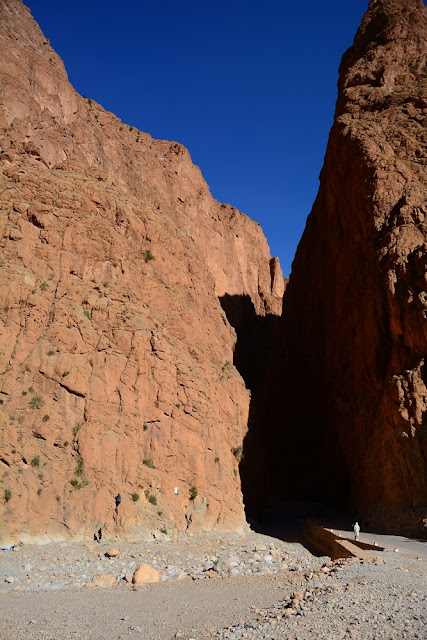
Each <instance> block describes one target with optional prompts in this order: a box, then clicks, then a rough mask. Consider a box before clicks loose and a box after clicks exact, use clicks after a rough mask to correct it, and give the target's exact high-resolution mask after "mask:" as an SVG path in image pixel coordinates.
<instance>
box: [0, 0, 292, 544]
mask: <svg viewBox="0 0 427 640" xmlns="http://www.w3.org/2000/svg"><path fill="white" fill-rule="evenodd" d="M0 52H1V59H0V82H1V92H0V146H1V153H0V214H1V220H0V226H1V232H2V233H1V254H2V259H1V267H0V292H1V293H0V308H1V325H0V326H1V354H0V356H1V370H0V371H1V386H0V389H1V391H0V399H1V404H0V421H1V422H0V429H1V431H0V479H1V496H0V497H1V502H2V509H3V513H2V515H1V519H2V529H1V532H0V538H1V541H2V542H5V541H8V540H14V541H16V540H19V539H27V540H29V539H42V538H44V537H47V538H52V537H57V538H61V537H64V536H67V535H70V536H75V535H88V533H90V532H91V531H94V530H95V529H96V527H97V526H100V525H102V526H105V527H106V529H107V531H108V533H111V534H119V535H129V536H133V535H144V534H147V535H148V534H149V533H152V532H156V531H157V535H160V534H159V532H160V530H162V529H163V530H164V529H167V530H168V532H172V533H173V532H174V531H177V530H181V529H184V528H190V529H193V530H195V529H197V528H200V527H204V528H214V527H217V528H233V529H236V528H239V527H242V526H244V513H243V503H242V495H241V489H240V478H239V474H238V471H237V467H238V459H237V458H238V454H237V453H236V452H238V451H239V449H238V448H239V447H240V446H241V445H242V441H243V438H244V436H245V433H246V431H247V423H248V413H249V404H250V391H249V390H248V389H247V388H246V387H245V384H244V381H243V380H242V378H241V376H240V375H239V373H238V371H237V369H236V368H235V367H234V365H233V357H234V349H235V343H236V333H235V330H234V329H233V327H232V326H231V325H230V324H229V322H228V320H227V317H226V315H225V312H224V311H223V309H222V307H221V304H220V301H221V300H224V299H225V298H227V299H228V300H233V301H234V302H235V304H237V305H238V304H239V301H241V300H245V301H249V307H250V310H251V312H252V313H253V314H254V315H259V316H261V317H262V316H264V315H266V314H267V315H268V314H272V315H277V314H279V313H280V311H281V303H282V294H283V278H282V274H281V270H280V265H279V264H278V262H277V260H274V259H273V260H272V259H271V258H270V253H269V248H268V245H267V242H266V240H265V237H264V235H263V233H262V231H261V229H260V227H259V225H257V224H256V223H255V222H253V221H252V220H250V219H249V218H247V217H246V216H245V215H244V214H242V213H240V212H238V211H237V210H236V209H235V208H233V207H231V206H229V205H224V204H220V203H218V202H216V201H215V200H214V199H213V198H212V197H211V195H210V193H209V189H208V187H207V185H206V183H205V181H204V179H203V177H202V175H201V173H200V171H199V169H198V168H197V167H196V166H194V165H193V164H192V162H191V159H190V155H189V153H188V151H187V150H186V149H185V148H184V147H183V146H182V145H180V144H177V143H174V142H167V141H159V140H153V139H152V138H151V137H150V136H149V135H147V134H145V133H142V132H140V131H138V130H136V129H135V128H132V127H131V126H129V125H125V124H123V123H122V122H120V120H118V119H117V118H116V117H115V116H114V115H113V114H111V113H108V112H106V111H104V110H103V109H102V108H101V107H100V106H99V105H98V104H96V103H94V102H92V101H91V100H87V99H85V98H83V97H81V96H79V95H78V94H77V93H76V92H75V91H74V90H73V88H72V87H71V86H70V84H69V82H68V80H67V76H66V73H65V70H64V67H63V64H62V62H61V60H60V59H59V58H58V56H57V55H56V54H55V52H54V51H53V50H52V49H51V47H50V45H49V43H48V42H47V40H46V39H45V38H44V36H43V34H42V33H41V31H40V30H39V28H38V26H37V25H36V23H35V22H34V21H33V19H32V17H31V15H30V13H29V11H28V9H27V8H26V7H25V6H24V5H23V4H22V3H21V2H20V0H2V2H1V3H0ZM232 450H234V452H235V453H234V454H233V452H232ZM236 456H237V458H236ZM175 487H178V490H179V493H178V495H175V491H174V489H175ZM118 491H119V492H120V493H121V496H122V503H121V505H120V507H119V509H118V512H117V513H116V512H115V504H114V495H115V494H116V493H117V492H118ZM196 494H197V495H196Z"/></svg>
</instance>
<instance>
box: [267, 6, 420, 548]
mask: <svg viewBox="0 0 427 640" xmlns="http://www.w3.org/2000/svg"><path fill="white" fill-rule="evenodd" d="M426 11H427V10H426V7H425V6H424V5H423V3H422V2H421V0H386V1H385V2H383V1H380V0H373V1H371V2H370V3H369V7H368V11H367V13H366V14H365V16H364V17H363V20H362V23H361V26H360V28H359V30H358V32H357V34H356V37H355V40H354V43H353V46H352V47H351V48H350V49H349V50H348V51H347V52H346V53H345V54H344V56H343V59H342V62H341V66H340V74H339V83H338V100H337V105H336V113H335V120H334V124H333V127H332V130H331V133H330V138H329V142H328V147H327V152H326V156H325V162H324V166H323V169H322V172H321V175H320V188H319V192H318V196H317V199H316V201H315V204H314V206H313V209H312V211H311V213H310V216H309V218H308V221H307V226H306V229H305V231H304V234H303V237H302V239H301V241H300V244H299V246H298V250H297V254H296V257H295V260H294V263H293V266H292V274H291V278H290V282H289V284H288V285H287V289H286V292H285V297H284V315H283V319H282V326H281V331H282V335H283V337H284V344H283V347H282V351H281V371H283V370H285V372H286V375H285V380H286V383H285V384H283V385H281V388H280V389H279V392H278V393H279V395H280V394H282V395H281V397H279V400H278V401H279V402H281V403H282V407H283V409H284V411H287V412H288V421H286V420H284V424H282V426H281V432H282V436H281V438H282V439H281V445H282V447H281V448H279V451H280V452H281V454H282V455H284V457H285V459H287V464H284V463H283V460H282V468H284V467H287V469H285V471H284V472H281V473H282V475H281V476H280V482H281V483H282V486H283V485H285V486H287V487H288V488H290V487H292V486H293V484H292V483H293V477H296V478H297V482H298V483H299V489H301V488H302V493H303V494H305V495H306V496H311V497H316V498H319V497H320V496H321V495H323V497H329V498H331V500H332V499H334V498H337V497H340V496H341V498H342V500H343V502H344V503H345V506H347V507H349V506H351V507H352V508H353V511H354V514H355V516H358V517H360V518H361V519H362V527H363V523H365V526H376V527H380V528H382V529H384V530H386V531H388V532H393V531H394V532H396V533H409V534H412V535H420V536H424V537H426V535H427V528H426V526H427V520H426V518H427V388H426V385H427V362H426V355H427V323H426V317H427V274H426V265H427V218H426V216H427V206H426V203H427V198H426V193H427V189H426V174H427V145H426V125H427V99H426V63H427V43H426V37H427V17H426ZM284 388H285V391H283V390H284ZM283 393H284V397H283ZM284 402H285V403H286V404H285V405H284ZM286 424H288V425H289V427H286ZM276 446H277V443H276ZM285 447H286V448H287V449H288V450H290V451H292V455H289V454H286V453H285V454H283V451H284V448H285ZM301 460H303V461H304V465H303V467H301ZM283 473H284V474H285V475H283ZM286 474H287V475H286ZM277 482H279V480H277ZM294 488H295V491H296V490H297V488H296V487H294ZM291 491H292V489H291Z"/></svg>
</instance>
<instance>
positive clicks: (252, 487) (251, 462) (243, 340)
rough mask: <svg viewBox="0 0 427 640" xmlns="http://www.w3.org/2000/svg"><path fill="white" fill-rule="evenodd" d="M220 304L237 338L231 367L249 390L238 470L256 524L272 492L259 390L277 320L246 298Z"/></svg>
mask: <svg viewBox="0 0 427 640" xmlns="http://www.w3.org/2000/svg"><path fill="white" fill-rule="evenodd" d="M220 303H221V306H222V308H223V309H224V311H225V314H226V316H227V319H228V321H229V323H230V324H231V325H232V327H234V329H235V331H236V335H237V342H236V346H235V351H234V358H233V364H234V366H235V367H236V368H237V370H238V371H239V373H240V375H241V376H242V378H243V380H244V381H245V384H246V387H247V388H248V389H250V391H251V403H250V408H249V420H248V432H247V435H246V437H245V439H244V442H243V457H242V460H241V461H240V464H239V471H240V478H241V483H242V493H243V501H244V504H245V512H246V517H247V519H248V521H257V520H259V519H260V516H261V512H262V509H263V507H264V506H265V504H266V503H267V498H268V496H269V494H270V490H271V472H272V469H271V446H272V442H273V440H272V437H273V434H272V428H271V427H272V425H271V424H269V422H268V421H267V420H265V404H266V402H267V403H268V399H266V398H265V397H264V394H263V392H262V389H263V386H264V385H263V382H264V380H265V378H266V376H267V368H268V366H269V363H270V361H271V355H272V351H273V349H274V346H275V343H276V336H277V331H278V328H279V322H280V318H279V316H276V315H272V314H271V315H266V316H259V315H257V314H256V313H255V309H254V306H253V303H252V300H251V298H250V297H249V296H247V295H242V296H230V295H225V296H223V297H221V298H220Z"/></svg>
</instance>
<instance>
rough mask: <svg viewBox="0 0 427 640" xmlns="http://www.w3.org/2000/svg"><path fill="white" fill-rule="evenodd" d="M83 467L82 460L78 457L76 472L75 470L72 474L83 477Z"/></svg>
mask: <svg viewBox="0 0 427 640" xmlns="http://www.w3.org/2000/svg"><path fill="white" fill-rule="evenodd" d="M84 466H85V463H84V461H83V458H81V457H80V456H78V457H77V467H76V470H75V472H74V473H75V474H76V476H82V475H83V473H84Z"/></svg>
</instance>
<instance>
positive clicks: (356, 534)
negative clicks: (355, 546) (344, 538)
mask: <svg viewBox="0 0 427 640" xmlns="http://www.w3.org/2000/svg"><path fill="white" fill-rule="evenodd" d="M353 531H354V539H355V540H359V534H360V527H359V523H358V522H355V523H354V525H353Z"/></svg>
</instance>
